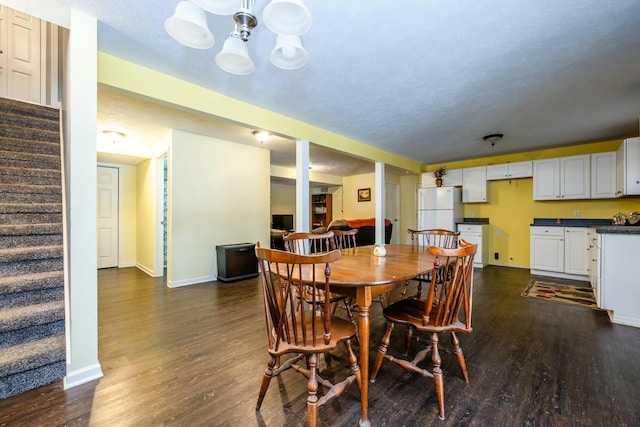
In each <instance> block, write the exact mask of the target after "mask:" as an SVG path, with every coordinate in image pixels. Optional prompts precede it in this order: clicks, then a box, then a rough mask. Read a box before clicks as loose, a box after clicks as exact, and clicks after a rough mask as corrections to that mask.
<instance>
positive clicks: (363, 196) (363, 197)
mask: <svg viewBox="0 0 640 427" xmlns="http://www.w3.org/2000/svg"><path fill="white" fill-rule="evenodd" d="M358 201H359V202H370V201H371V188H359V189H358Z"/></svg>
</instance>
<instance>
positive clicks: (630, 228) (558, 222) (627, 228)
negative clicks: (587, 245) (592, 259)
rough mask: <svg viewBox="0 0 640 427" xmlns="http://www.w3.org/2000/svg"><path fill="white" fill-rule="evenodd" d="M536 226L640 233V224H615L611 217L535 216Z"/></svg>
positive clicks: (611, 232)
mask: <svg viewBox="0 0 640 427" xmlns="http://www.w3.org/2000/svg"><path fill="white" fill-rule="evenodd" d="M531 226H536V227H590V228H595V229H596V232H598V233H603V234H640V226H636V225H613V221H612V220H611V219H595V218H534V219H533V224H531Z"/></svg>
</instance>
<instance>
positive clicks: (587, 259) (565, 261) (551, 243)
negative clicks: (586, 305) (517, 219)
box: [530, 213, 640, 327]
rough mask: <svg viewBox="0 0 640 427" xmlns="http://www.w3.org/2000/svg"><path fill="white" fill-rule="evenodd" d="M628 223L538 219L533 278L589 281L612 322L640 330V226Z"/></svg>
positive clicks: (534, 231) (533, 234)
mask: <svg viewBox="0 0 640 427" xmlns="http://www.w3.org/2000/svg"><path fill="white" fill-rule="evenodd" d="M632 217H633V213H632V214H631V215H630V218H632ZM624 219H625V220H624V222H623V221H621V219H620V217H619V216H618V217H617V219H613V220H612V219H587V218H584V219H583V218H534V221H533V223H532V224H530V256H531V260H530V266H531V274H534V275H541V276H548V277H559V278H564V279H571V280H582V281H587V282H589V283H590V284H591V286H592V287H593V290H594V295H595V297H596V301H597V303H598V307H600V308H601V309H603V310H607V312H608V313H609V318H610V319H611V321H612V322H614V323H619V324H624V325H629V326H635V327H640V304H638V302H640V280H638V273H640V266H639V265H638V256H637V255H638V248H639V247H640V224H638V222H635V224H631V223H630V222H629V221H628V220H627V218H626V217H624ZM616 220H617V222H618V224H614V222H615V221H616Z"/></svg>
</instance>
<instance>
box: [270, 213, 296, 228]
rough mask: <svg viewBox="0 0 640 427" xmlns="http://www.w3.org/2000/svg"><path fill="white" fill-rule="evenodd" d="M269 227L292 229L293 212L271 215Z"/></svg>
mask: <svg viewBox="0 0 640 427" xmlns="http://www.w3.org/2000/svg"><path fill="white" fill-rule="evenodd" d="M271 228H273V229H275V230H287V231H293V214H274V215H271Z"/></svg>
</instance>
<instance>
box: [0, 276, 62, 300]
mask: <svg viewBox="0 0 640 427" xmlns="http://www.w3.org/2000/svg"><path fill="white" fill-rule="evenodd" d="M59 287H64V273H63V272H62V271H45V272H42V273H32V274H23V275H16V276H8V277H0V295H6V294H12V293H17V292H29V291H36V290H40V289H50V288H59Z"/></svg>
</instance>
